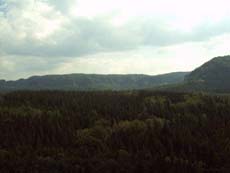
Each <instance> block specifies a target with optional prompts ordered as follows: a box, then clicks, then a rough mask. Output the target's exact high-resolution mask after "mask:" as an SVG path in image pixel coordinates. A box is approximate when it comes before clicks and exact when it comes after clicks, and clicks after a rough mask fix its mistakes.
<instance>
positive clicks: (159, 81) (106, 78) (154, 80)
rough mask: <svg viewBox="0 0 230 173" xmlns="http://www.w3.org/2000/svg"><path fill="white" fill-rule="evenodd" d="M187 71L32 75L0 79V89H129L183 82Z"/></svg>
mask: <svg viewBox="0 0 230 173" xmlns="http://www.w3.org/2000/svg"><path fill="white" fill-rule="evenodd" d="M187 74H188V72H175V73H168V74H163V75H156V76H149V75H140V74H130V75H100V74H66V75H46V76H33V77H30V78H28V79H20V80H16V81H5V80H1V81H0V90H4V91H12V90H129V89H147V88H154V87H157V86H161V85H168V84H175V83H180V82H183V80H184V77H185V75H187Z"/></svg>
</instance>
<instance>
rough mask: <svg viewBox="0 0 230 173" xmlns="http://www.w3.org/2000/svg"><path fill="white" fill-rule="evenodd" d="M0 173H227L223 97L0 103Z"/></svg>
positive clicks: (11, 96)
mask: <svg viewBox="0 0 230 173" xmlns="http://www.w3.org/2000/svg"><path fill="white" fill-rule="evenodd" d="M0 141H1V142H0V172H1V173H97V172H98V173H101V172H105V173H140V172H144V173H149V172H151V173H152V172H155V173H174V172H186V173H188V172H197V173H202V172H229V171H230V97H229V96H223V95H222V96H220V95H207V94H202V93H199V94H198V93H196V94H194V93H189V94H188V93H169V92H153V91H132V92H131V91H130V92H128V91H126V92H64V91H63V92H61V91H37V92H34V91H20V92H19V91H18V92H12V93H7V94H1V95H0Z"/></svg>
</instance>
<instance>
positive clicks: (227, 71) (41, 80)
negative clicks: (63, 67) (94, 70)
mask: <svg viewBox="0 0 230 173" xmlns="http://www.w3.org/2000/svg"><path fill="white" fill-rule="evenodd" d="M229 76H230V56H222V57H216V58H213V59H212V60H210V61H208V62H206V63H205V64H203V65H202V66H200V67H198V68H197V69H195V70H194V71H192V72H191V73H190V72H174V73H168V74H162V75H156V76H150V75H142V74H128V75H114V74H110V75H100V74H65V75H46V76H33V77H30V78H28V79H19V80H16V81H5V80H0V90H1V91H14V90H81V91H88V90H132V89H154V88H155V89H156V88H160V89H163V90H164V89H166V90H174V91H175V90H176V91H230V80H229Z"/></svg>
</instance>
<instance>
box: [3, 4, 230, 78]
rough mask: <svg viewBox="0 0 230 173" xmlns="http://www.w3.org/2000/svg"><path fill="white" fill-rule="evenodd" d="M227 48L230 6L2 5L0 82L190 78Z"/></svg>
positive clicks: (229, 36)
mask: <svg viewBox="0 0 230 173" xmlns="http://www.w3.org/2000/svg"><path fill="white" fill-rule="evenodd" d="M228 45H230V2H229V1H228V0H212V1H208V0H193V1H191V0H190V1H188V0H153V1H150V0H141V1H140V0H116V1H115V0H97V1H92V0H68V1H63V0H20V1H18V0H0V79H1V78H2V79H18V78H22V77H28V76H31V75H42V74H54V73H59V74H63V73H103V74H108V73H116V74H117V73H123V74H124V73H125V74H127V73H135V74H137V73H142V74H153V75H154V74H160V73H168V72H173V71H190V70H193V69H194V68H196V67H197V66H199V65H201V64H202V63H204V62H205V61H207V60H209V59H211V58H213V57H215V56H219V55H225V54H229V47H228Z"/></svg>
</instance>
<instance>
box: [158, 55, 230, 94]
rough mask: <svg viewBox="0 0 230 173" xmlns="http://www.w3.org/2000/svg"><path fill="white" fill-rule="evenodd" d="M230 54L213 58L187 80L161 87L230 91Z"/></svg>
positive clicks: (178, 89) (190, 74) (184, 89)
mask: <svg viewBox="0 0 230 173" xmlns="http://www.w3.org/2000/svg"><path fill="white" fill-rule="evenodd" d="M229 79H230V55H228V56H220V57H215V58H213V59H211V60H210V61H208V62H206V63H204V64H203V65H202V66H200V67H198V68H197V69H195V70H194V71H192V72H191V73H189V74H188V75H186V76H185V81H184V82H182V83H180V84H173V85H167V86H163V87H160V89H161V90H170V91H181V92H182V91H183V92H189V91H192V92H193V91H196V92H197V91H204V92H220V93H230V80H229Z"/></svg>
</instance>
